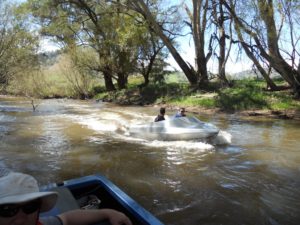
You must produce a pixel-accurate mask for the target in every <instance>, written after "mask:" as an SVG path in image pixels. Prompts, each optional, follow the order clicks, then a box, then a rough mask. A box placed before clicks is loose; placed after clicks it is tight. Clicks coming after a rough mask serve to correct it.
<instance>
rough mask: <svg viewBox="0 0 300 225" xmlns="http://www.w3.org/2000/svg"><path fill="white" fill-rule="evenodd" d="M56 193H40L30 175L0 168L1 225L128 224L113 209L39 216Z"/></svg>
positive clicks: (54, 201) (54, 200) (53, 200)
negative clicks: (106, 221)
mask: <svg viewBox="0 0 300 225" xmlns="http://www.w3.org/2000/svg"><path fill="white" fill-rule="evenodd" d="M56 200H57V193H56V192H40V191H39V187H38V184H37V181H36V179H34V178H33V177H32V176H30V175H27V174H23V173H17V172H12V171H9V170H7V169H1V168H0V224H1V225H88V224H94V223H97V222H100V221H103V220H108V221H109V222H110V223H111V224H112V225H120V224H125V225H132V223H131V221H130V220H129V218H128V217H127V216H125V215H124V214H123V213H121V212H118V211H116V210H113V209H94V210H80V209H78V210H72V211H68V212H65V213H62V214H60V215H58V216H50V217H45V218H44V217H39V214H40V213H41V212H46V211H49V210H50V209H52V208H53V207H54V205H55V203H56Z"/></svg>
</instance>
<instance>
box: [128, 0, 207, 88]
mask: <svg viewBox="0 0 300 225" xmlns="http://www.w3.org/2000/svg"><path fill="white" fill-rule="evenodd" d="M153 5H154V4H153V2H152V1H147V4H146V3H145V2H144V1H143V0H131V1H127V2H126V6H127V7H129V8H130V9H132V10H135V11H136V12H138V13H140V14H141V15H142V16H143V17H144V18H145V20H146V21H147V23H148V26H149V27H150V29H151V30H152V31H153V32H154V33H155V34H156V35H157V36H158V37H160V38H161V40H162V41H163V43H164V44H165V45H166V47H167V48H168V50H169V52H170V54H171V55H172V56H173V58H174V59H175V61H176V62H177V64H178V65H179V67H180V68H181V69H182V71H183V73H184V74H185V76H186V77H187V79H188V81H189V83H190V84H191V85H192V86H198V85H199V82H201V79H200V77H199V74H197V72H196V71H195V69H194V67H193V66H192V65H190V64H189V63H187V62H186V61H184V59H183V58H182V56H181V55H180V54H179V52H178V50H177V49H176V46H175V45H174V41H173V40H172V39H171V38H170V36H169V31H168V29H167V28H165V27H164V25H166V24H168V23H164V24H163V23H162V21H161V20H162V18H160V17H159V15H158V14H157V8H154V10H153ZM170 11H172V9H171V10H170ZM163 18H164V19H168V18H166V17H163ZM176 22H178V21H176Z"/></svg>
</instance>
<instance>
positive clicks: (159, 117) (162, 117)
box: [154, 107, 166, 122]
mask: <svg viewBox="0 0 300 225" xmlns="http://www.w3.org/2000/svg"><path fill="white" fill-rule="evenodd" d="M165 114H166V109H165V108H163V107H162V108H160V109H159V114H158V115H157V117H155V119H154V122H159V121H162V120H165Z"/></svg>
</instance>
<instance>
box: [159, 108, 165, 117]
mask: <svg viewBox="0 0 300 225" xmlns="http://www.w3.org/2000/svg"><path fill="white" fill-rule="evenodd" d="M159 113H160V114H161V115H165V113H166V109H165V108H163V107H162V108H160V110H159Z"/></svg>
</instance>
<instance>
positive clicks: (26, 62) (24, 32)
mask: <svg viewBox="0 0 300 225" xmlns="http://www.w3.org/2000/svg"><path fill="white" fill-rule="evenodd" d="M29 28H30V27H28V26H27V24H25V23H24V22H23V18H20V17H19V16H18V13H17V12H16V11H15V7H14V6H13V5H9V4H8V2H6V1H1V2H0V85H1V86H2V87H3V88H5V87H7V85H9V83H10V81H11V80H12V79H14V77H16V75H17V74H20V73H22V74H23V75H24V74H25V71H26V70H28V69H32V68H34V66H37V65H38V63H37V61H38V60H37V56H36V51H37V47H38V39H37V37H36V36H35V35H34V34H33V33H31V32H30V30H29Z"/></svg>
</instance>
